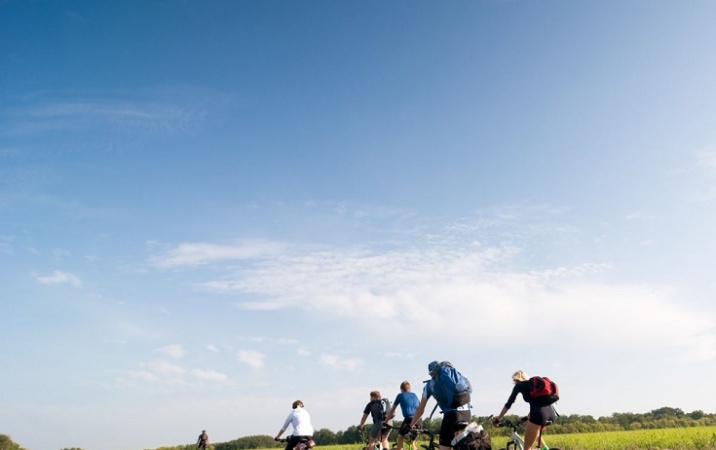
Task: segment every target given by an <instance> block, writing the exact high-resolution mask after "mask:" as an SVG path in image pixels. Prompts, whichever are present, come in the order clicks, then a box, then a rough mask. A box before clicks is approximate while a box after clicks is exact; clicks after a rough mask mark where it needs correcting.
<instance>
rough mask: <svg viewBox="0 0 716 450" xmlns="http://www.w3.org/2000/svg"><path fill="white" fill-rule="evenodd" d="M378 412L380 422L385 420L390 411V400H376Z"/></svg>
mask: <svg viewBox="0 0 716 450" xmlns="http://www.w3.org/2000/svg"><path fill="white" fill-rule="evenodd" d="M378 411H380V420H385V418H386V417H387V416H388V411H390V400H388V399H387V398H381V399H380V400H378Z"/></svg>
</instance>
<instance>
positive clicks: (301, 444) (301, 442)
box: [274, 436, 316, 450]
mask: <svg viewBox="0 0 716 450" xmlns="http://www.w3.org/2000/svg"><path fill="white" fill-rule="evenodd" d="M274 440H275V441H276V442H283V443H286V442H288V438H279V439H274ZM315 446H316V443H315V442H314V441H313V438H312V437H310V436H299V438H298V442H297V443H296V445H294V446H293V450H311V449H312V448H313V447H315Z"/></svg>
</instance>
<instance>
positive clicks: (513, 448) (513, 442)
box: [505, 428, 525, 450]
mask: <svg viewBox="0 0 716 450" xmlns="http://www.w3.org/2000/svg"><path fill="white" fill-rule="evenodd" d="M505 448H506V450H525V440H524V439H522V437H521V436H520V435H519V434H517V430H516V429H515V428H512V436H510V440H509V441H507V445H506V446H505Z"/></svg>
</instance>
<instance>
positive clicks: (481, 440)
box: [453, 429, 492, 450]
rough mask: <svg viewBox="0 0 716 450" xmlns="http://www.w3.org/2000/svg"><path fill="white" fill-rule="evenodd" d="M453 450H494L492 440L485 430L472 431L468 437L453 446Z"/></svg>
mask: <svg viewBox="0 0 716 450" xmlns="http://www.w3.org/2000/svg"><path fill="white" fill-rule="evenodd" d="M453 450H492V439H491V438H490V434H489V433H488V432H487V431H485V430H484V429H481V430H480V431H471V432H469V433H468V434H467V436H465V437H464V438H462V439H460V440H459V441H457V443H456V444H455V445H454V446H453Z"/></svg>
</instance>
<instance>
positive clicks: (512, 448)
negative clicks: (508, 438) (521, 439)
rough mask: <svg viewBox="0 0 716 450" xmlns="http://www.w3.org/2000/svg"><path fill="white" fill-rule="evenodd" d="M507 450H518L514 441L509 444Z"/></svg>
mask: <svg viewBox="0 0 716 450" xmlns="http://www.w3.org/2000/svg"><path fill="white" fill-rule="evenodd" d="M505 450H517V444H516V443H515V442H514V441H512V442H508V443H507V445H506V446H505Z"/></svg>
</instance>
